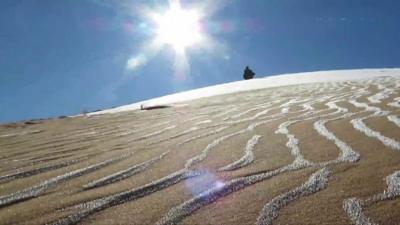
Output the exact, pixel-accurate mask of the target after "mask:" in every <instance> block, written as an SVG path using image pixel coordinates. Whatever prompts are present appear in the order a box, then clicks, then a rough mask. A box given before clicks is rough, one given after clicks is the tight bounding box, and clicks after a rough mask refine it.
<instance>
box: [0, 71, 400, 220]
mask: <svg viewBox="0 0 400 225" xmlns="http://www.w3.org/2000/svg"><path fill="white" fill-rule="evenodd" d="M399 71H400V70H396V69H392V70H390V69H385V70H356V71H330V72H318V73H310V74H305V77H303V78H299V79H297V76H298V75H296V76H295V75H285V76H280V77H274V78H268V79H267V78H265V80H263V79H258V80H252V81H250V82H239V83H234V84H225V85H221V86H217V87H209V88H208V89H207V88H206V89H202V90H200V91H199V90H194V91H191V92H188V93H181V94H177V95H173V96H172V97H171V96H169V97H168V96H167V97H165V98H161V99H153V100H151V101H147V102H146V103H147V104H150V105H151V104H155V105H156V104H171V103H176V102H180V101H183V100H186V102H184V104H180V106H179V107H170V108H163V109H157V110H149V111H140V110H135V107H137V106H138V105H139V103H138V104H136V105H135V104H134V105H131V106H126V107H124V108H119V109H113V110H109V111H103V112H100V113H97V114H96V115H95V114H92V115H90V116H78V117H73V118H63V119H52V120H39V121H28V122H19V123H13V124H4V125H1V126H0V163H1V164H0V165H1V166H0V221H1V224H54V225H56V224H157V225H164V224H191V225H193V224H237V225H243V224H400V198H399V195H400V93H399V91H400V73H399ZM323 74H325V75H324V76H322V75H323ZM335 75H337V77H334V76H335ZM299 77H300V76H299ZM274 79H275V80H274ZM296 79H297V81H296ZM301 79H303V80H301ZM322 81H325V82H322ZM263 82H264V83H263ZM233 87H235V89H233ZM205 90H208V91H209V92H208V93H211V94H209V96H208V97H207V95H204V94H202V95H201V94H199V93H205ZM238 91H245V92H238ZM196 93H197V94H196ZM219 94H224V95H219ZM201 97H203V98H201ZM204 97H207V98H204ZM189 100H190V101H189ZM140 104H143V103H140ZM110 112H112V113H110Z"/></svg>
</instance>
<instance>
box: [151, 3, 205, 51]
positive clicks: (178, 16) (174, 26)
mask: <svg viewBox="0 0 400 225" xmlns="http://www.w3.org/2000/svg"><path fill="white" fill-rule="evenodd" d="M200 19H201V18H200V15H199V13H198V12H197V11H196V10H193V9H191V10H187V9H183V8H182V7H181V5H180V3H179V1H174V2H171V4H170V7H169V9H168V10H167V11H166V12H165V13H164V14H161V15H160V14H159V15H157V16H156V17H155V22H156V40H157V41H158V42H160V43H161V44H167V45H170V46H171V47H172V48H173V49H174V50H175V52H177V53H184V52H185V50H186V48H188V47H190V46H193V45H195V44H196V43H199V42H201V41H202V38H203V37H202V32H201V24H200Z"/></svg>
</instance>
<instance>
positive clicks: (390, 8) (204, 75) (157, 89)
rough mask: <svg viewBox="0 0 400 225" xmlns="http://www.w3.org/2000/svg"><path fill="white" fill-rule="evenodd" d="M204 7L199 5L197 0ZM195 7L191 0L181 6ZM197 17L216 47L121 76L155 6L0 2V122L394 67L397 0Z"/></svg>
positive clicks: (278, 3)
mask: <svg viewBox="0 0 400 225" xmlns="http://www.w3.org/2000/svg"><path fill="white" fill-rule="evenodd" d="M201 2H204V1H201ZM181 3H182V5H183V7H184V8H185V7H188V8H190V7H193V5H196V3H198V2H197V1H184V0H182V1H181ZM208 4H210V5H213V4H217V5H215V7H211V8H214V9H215V10H213V11H210V12H206V14H207V13H209V15H208V16H207V17H205V18H204V19H203V20H202V25H203V26H204V32H206V33H207V35H208V36H210V37H211V38H212V39H213V40H214V42H215V43H216V46H217V47H215V49H201V48H199V49H196V48H195V47H193V48H191V49H188V50H187V55H188V57H189V63H190V74H187V76H186V79H183V80H182V79H178V80H177V79H175V78H174V75H173V73H174V72H173V69H172V67H173V66H172V64H173V63H174V62H173V60H172V58H173V54H174V53H173V50H172V49H171V48H168V47H166V48H164V49H162V50H161V51H160V52H159V53H158V54H157V55H154V56H153V57H152V58H150V59H149V60H148V61H147V63H146V64H144V65H142V66H140V67H138V68H137V69H135V70H127V69H126V64H127V61H128V60H129V58H131V57H133V56H135V55H137V54H140V53H141V52H146V51H147V50H146V48H145V47H144V46H145V45H144V43H146V41H149V40H151V39H152V38H153V37H154V32H152V27H151V24H149V23H148V21H146V18H144V17H143V16H142V14H141V13H140V10H141V9H142V8H150V9H154V10H155V9H157V10H162V9H165V8H166V7H167V6H168V2H167V1H161V0H158V1H156V0H153V1H150V0H149V1H147V0H130V1H128V0H121V1H115V0H110V1H107V0H103V1H102V0H80V1H73V0H57V1H55V0H2V1H0V122H9V121H16V120H21V119H31V118H48V117H56V116H60V115H74V114H78V113H80V112H82V111H84V110H86V111H93V110H97V109H103V108H110V107H113V106H120V105H124V104H129V103H133V102H137V101H140V100H144V99H149V98H153V97H158V96H162V95H166V94H171V93H175V92H178V91H184V90H189V89H193V88H199V87H204V86H209V85H214V84H219V83H225V82H230V81H236V80H241V79H242V73H243V69H244V67H245V66H246V65H250V67H251V68H252V69H253V70H254V71H255V72H256V74H257V76H258V77H262V76H267V75H272V74H281V73H292V72H304V71H316V70H335V69H354V68H382V67H400V60H399V59H400V1H398V0H324V1H321V0H301V1H299V0H225V1H222V0H221V1H209V3H208Z"/></svg>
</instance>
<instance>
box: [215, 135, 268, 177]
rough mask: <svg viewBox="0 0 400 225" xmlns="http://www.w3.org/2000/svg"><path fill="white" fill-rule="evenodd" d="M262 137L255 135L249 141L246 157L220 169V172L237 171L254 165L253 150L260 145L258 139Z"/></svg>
mask: <svg viewBox="0 0 400 225" xmlns="http://www.w3.org/2000/svg"><path fill="white" fill-rule="evenodd" d="M260 137H261V136H260V135H254V136H253V137H252V138H251V139H250V140H249V141H247V144H246V147H245V154H244V156H243V157H242V158H240V159H239V160H237V161H235V162H233V163H231V164H229V165H227V166H224V167H222V168H220V169H219V171H229V170H236V169H239V168H242V167H244V166H247V165H249V164H250V163H252V162H253V161H254V153H253V149H254V147H255V146H256V144H257V143H258V139H260Z"/></svg>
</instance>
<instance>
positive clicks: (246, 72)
mask: <svg viewBox="0 0 400 225" xmlns="http://www.w3.org/2000/svg"><path fill="white" fill-rule="evenodd" d="M254 75H255V73H254V72H253V71H252V70H251V69H250V68H249V67H248V66H246V69H244V73H243V78H244V79H245V80H249V79H253V77H254Z"/></svg>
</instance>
